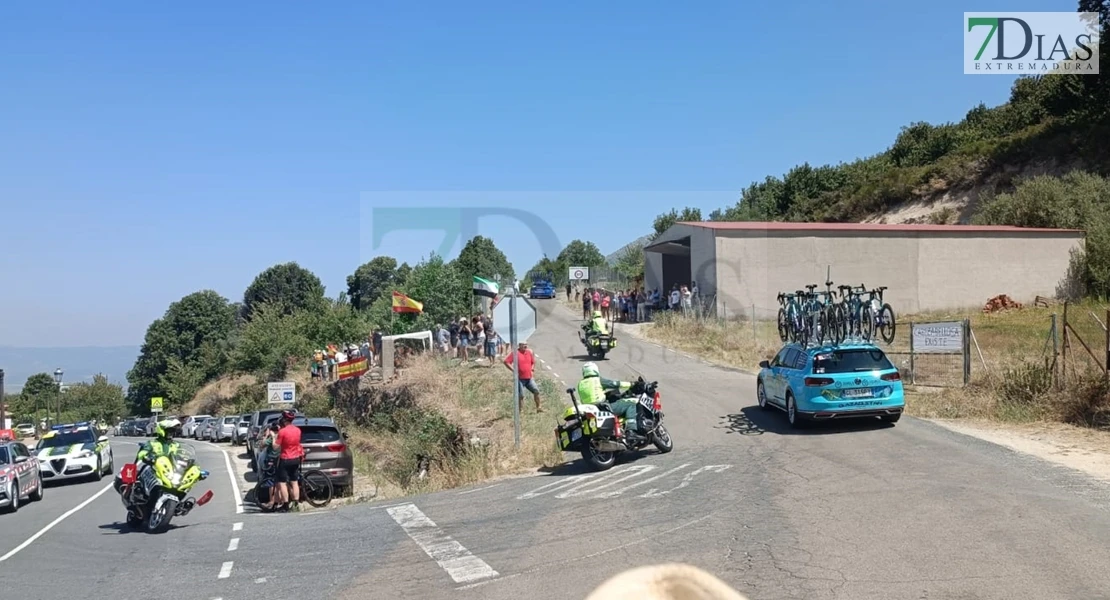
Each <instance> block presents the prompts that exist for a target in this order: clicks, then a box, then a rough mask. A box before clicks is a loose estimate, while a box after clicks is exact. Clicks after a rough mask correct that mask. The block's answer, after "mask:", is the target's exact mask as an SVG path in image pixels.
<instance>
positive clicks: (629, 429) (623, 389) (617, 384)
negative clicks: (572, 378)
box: [578, 313, 643, 438]
mask: <svg viewBox="0 0 1110 600" xmlns="http://www.w3.org/2000/svg"><path fill="white" fill-rule="evenodd" d="M595 314H597V315H600V313H595ZM642 385H643V384H641V383H640V382H636V383H631V382H628V381H619V380H615V379H606V378H604V377H602V376H601V372H600V371H598V368H597V365H596V364H594V363H586V364H584V365H582V380H581V381H579V382H578V398H579V399H580V400H581V401H582V403H584V404H597V403H599V402H605V401H607V398H606V395H607V394H613V395H615V396H618V397H621V398H622V399H620V400H616V401H613V402H609V408H610V409H611V410H612V411H613V414H614V415H616V416H617V417H618V418H622V417H623V418H624V425H625V428H626V433H627V434H628V436H629V437H630V438H643V432H642V431H641V430H640V427H639V422H638V419H637V418H636V410H637V408H636V407H637V404H638V402H636V400H634V399H628V398H626V397H625V396H626V395H627V394H638V393H640V392H641V391H643V390H642V389H641V387H642Z"/></svg>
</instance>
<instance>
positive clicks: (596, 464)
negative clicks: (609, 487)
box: [582, 445, 617, 471]
mask: <svg viewBox="0 0 1110 600" xmlns="http://www.w3.org/2000/svg"><path fill="white" fill-rule="evenodd" d="M582 458H584V459H586V462H588V463H590V466H591V467H593V468H594V470H595V471H608V470H609V469H612V468H613V465H615V464H617V453H616V452H602V451H600V450H598V449H596V448H594V447H593V446H592V445H590V446H586V449H585V450H583V451H582Z"/></svg>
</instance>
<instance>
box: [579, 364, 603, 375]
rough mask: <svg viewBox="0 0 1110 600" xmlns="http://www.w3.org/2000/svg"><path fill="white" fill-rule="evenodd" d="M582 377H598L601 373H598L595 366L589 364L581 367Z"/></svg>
mask: <svg viewBox="0 0 1110 600" xmlns="http://www.w3.org/2000/svg"><path fill="white" fill-rule="evenodd" d="M582 376H583V377H600V376H601V372H600V371H598V369H597V365H595V364H594V363H592V362H589V363H586V364H584V365H582Z"/></svg>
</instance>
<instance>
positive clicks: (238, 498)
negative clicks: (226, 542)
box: [220, 450, 243, 515]
mask: <svg viewBox="0 0 1110 600" xmlns="http://www.w3.org/2000/svg"><path fill="white" fill-rule="evenodd" d="M220 452H222V453H223V455H224V464H225V465H227V476H228V478H229V479H231V491H232V492H234V493H235V514H239V515H241V514H243V496H242V495H241V494H240V493H239V482H238V481H237V479H238V477H239V476H238V475H237V474H236V473H235V469H233V468H232V467H231V454H229V453H228V451H227V450H220Z"/></svg>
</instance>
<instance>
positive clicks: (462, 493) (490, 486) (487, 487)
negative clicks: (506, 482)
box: [459, 483, 503, 496]
mask: <svg viewBox="0 0 1110 600" xmlns="http://www.w3.org/2000/svg"><path fill="white" fill-rule="evenodd" d="M499 485H503V484H500V483H495V484H493V485H487V486H486V487H480V488H478V489H476V490H466V491H465V492H459V495H460V496H465V495H466V494H473V493H474V492H480V491H482V490H488V489H490V488H495V487H497V486H499Z"/></svg>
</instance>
